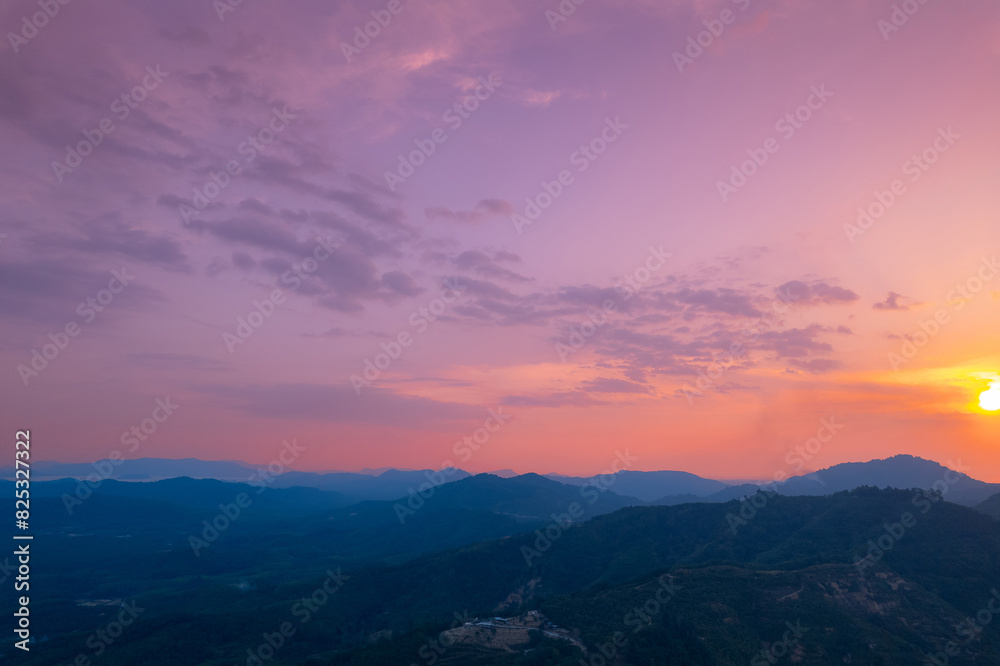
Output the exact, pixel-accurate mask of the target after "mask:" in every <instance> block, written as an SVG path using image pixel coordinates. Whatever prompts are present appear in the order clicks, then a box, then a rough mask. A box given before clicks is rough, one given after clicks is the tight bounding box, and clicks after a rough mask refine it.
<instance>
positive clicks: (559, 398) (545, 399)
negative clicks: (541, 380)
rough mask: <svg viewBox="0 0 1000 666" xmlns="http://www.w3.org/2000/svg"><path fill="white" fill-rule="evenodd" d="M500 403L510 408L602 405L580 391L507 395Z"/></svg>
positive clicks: (600, 401)
mask: <svg viewBox="0 0 1000 666" xmlns="http://www.w3.org/2000/svg"><path fill="white" fill-rule="evenodd" d="M502 403H503V404H504V405H505V406H506V405H510V406H511V407H589V406H592V405H601V404H604V401H602V400H596V399H594V398H593V397H591V396H590V395H589V394H587V393H585V392H582V391H561V392H555V393H545V394H539V395H508V396H506V397H505V398H503V400H502Z"/></svg>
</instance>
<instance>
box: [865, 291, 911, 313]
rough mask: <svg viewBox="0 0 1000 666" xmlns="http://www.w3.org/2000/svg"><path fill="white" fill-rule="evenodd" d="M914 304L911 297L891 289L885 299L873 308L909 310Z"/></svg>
mask: <svg viewBox="0 0 1000 666" xmlns="http://www.w3.org/2000/svg"><path fill="white" fill-rule="evenodd" d="M911 305H912V303H911V302H909V299H908V298H906V297H905V296H903V295H902V294H897V293H896V292H894V291H890V292H889V294H888V295H887V296H886V297H885V300H884V301H882V302H880V303H875V304H874V305H872V308H873V309H875V310H909V309H910V306H911Z"/></svg>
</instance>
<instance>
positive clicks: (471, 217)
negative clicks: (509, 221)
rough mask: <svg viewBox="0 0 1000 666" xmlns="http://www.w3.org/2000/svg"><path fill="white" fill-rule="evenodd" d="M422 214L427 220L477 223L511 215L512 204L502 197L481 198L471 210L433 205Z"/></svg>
mask: <svg viewBox="0 0 1000 666" xmlns="http://www.w3.org/2000/svg"><path fill="white" fill-rule="evenodd" d="M424 214H425V215H426V216H427V219H429V220H445V221H448V222H457V223H461V224H479V223H480V222H483V221H485V220H488V219H489V218H491V217H497V216H501V215H513V214H514V206H512V205H511V204H510V203H508V202H506V201H503V200H502V199H483V200H482V201H480V202H479V203H477V204H476V205H475V207H474V208H473V209H472V210H452V209H451V208H448V207H446V206H434V207H431V208H427V209H425V210H424Z"/></svg>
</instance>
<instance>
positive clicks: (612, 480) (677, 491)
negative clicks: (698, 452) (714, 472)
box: [546, 470, 728, 502]
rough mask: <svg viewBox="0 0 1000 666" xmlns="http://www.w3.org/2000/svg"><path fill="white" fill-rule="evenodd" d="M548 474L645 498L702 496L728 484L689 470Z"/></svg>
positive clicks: (578, 484)
mask: <svg viewBox="0 0 1000 666" xmlns="http://www.w3.org/2000/svg"><path fill="white" fill-rule="evenodd" d="M546 476H547V477H548V478H550V479H552V480H554V481H558V482H559V483H566V484H570V485H574V486H584V485H595V484H598V485H599V486H601V487H607V488H609V489H610V490H613V491H614V492H616V493H618V494H620V495H628V496H631V497H638V498H639V499H641V500H644V501H646V502H652V501H653V500H657V499H660V498H661V497H664V496H665V495H690V496H691V497H704V496H706V495H711V494H713V493H716V492H719V491H721V490H723V489H724V488H726V487H727V486H728V484H726V483H723V482H721V481H715V480H713V479H705V478H702V477H700V476H696V475H694V474H691V473H689V472H672V471H662V472H637V471H631V470H623V471H621V472H618V473H616V474H613V475H611V474H609V475H597V476H588V477H579V476H563V475H561V474H547V475H546Z"/></svg>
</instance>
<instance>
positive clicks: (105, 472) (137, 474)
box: [0, 458, 256, 481]
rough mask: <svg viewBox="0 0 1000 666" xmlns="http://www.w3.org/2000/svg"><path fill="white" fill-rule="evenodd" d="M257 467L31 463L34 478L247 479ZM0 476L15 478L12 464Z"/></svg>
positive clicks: (159, 461)
mask: <svg viewBox="0 0 1000 666" xmlns="http://www.w3.org/2000/svg"><path fill="white" fill-rule="evenodd" d="M255 470H256V467H254V466H253V465H249V464H247V463H244V462H238V461H235V460H199V459H198V458H179V459H174V458H136V459H134V460H98V461H97V462H94V463H63V462H54V461H45V460H39V461H38V462H33V463H32V464H31V472H32V476H33V477H34V478H38V477H55V478H66V477H72V478H76V479H85V478H87V477H90V476H93V475H95V474H96V475H97V477H98V478H112V479H133V480H142V481H159V480H160V479H173V478H176V477H179V476H187V477H190V478H192V479H219V480H220V481H246V480H247V479H248V478H249V477H250V475H251V474H253V473H254V471H255ZM0 478H4V479H13V478H14V468H13V467H0Z"/></svg>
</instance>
